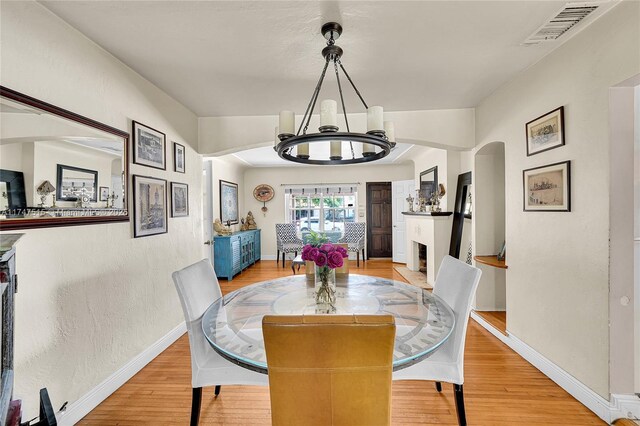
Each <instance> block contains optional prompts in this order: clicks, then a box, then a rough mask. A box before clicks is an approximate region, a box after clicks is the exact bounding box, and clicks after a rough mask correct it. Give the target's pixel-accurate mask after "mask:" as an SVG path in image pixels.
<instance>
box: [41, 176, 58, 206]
mask: <svg viewBox="0 0 640 426" xmlns="http://www.w3.org/2000/svg"><path fill="white" fill-rule="evenodd" d="M55 191H56V189H55V188H54V187H53V185H51V182H49V181H48V180H45V181H44V182H42V184H41V185H40V186H39V187H38V189H36V192H37V193H38V195H39V196H40V204H39V207H46V198H47V196H48V195H49V194H51V193H52V192H55Z"/></svg>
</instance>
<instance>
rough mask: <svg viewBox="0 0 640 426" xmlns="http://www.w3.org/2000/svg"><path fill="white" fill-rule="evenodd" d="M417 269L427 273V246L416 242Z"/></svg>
mask: <svg viewBox="0 0 640 426" xmlns="http://www.w3.org/2000/svg"><path fill="white" fill-rule="evenodd" d="M418 271H419V272H423V273H424V274H425V275H427V246H426V245H424V244H422V243H418Z"/></svg>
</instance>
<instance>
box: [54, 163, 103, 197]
mask: <svg viewBox="0 0 640 426" xmlns="http://www.w3.org/2000/svg"><path fill="white" fill-rule="evenodd" d="M56 175H57V179H56V182H57V185H56V186H57V187H56V200H58V201H76V200H78V199H83V200H84V201H85V202H87V203H88V202H91V201H98V191H97V188H98V172H97V171H95V170H89V169H82V168H80V167H75V166H65V165H64V164H58V165H57V173H56Z"/></svg>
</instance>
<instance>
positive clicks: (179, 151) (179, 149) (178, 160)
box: [173, 142, 185, 173]
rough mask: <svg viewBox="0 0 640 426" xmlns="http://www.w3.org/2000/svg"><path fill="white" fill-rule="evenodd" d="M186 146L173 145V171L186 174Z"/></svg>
mask: <svg viewBox="0 0 640 426" xmlns="http://www.w3.org/2000/svg"><path fill="white" fill-rule="evenodd" d="M184 162H185V158H184V145H180V144H179V143H176V142H174V143H173V171H174V172H179V173H184V169H185V164H184Z"/></svg>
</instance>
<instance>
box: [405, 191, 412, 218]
mask: <svg viewBox="0 0 640 426" xmlns="http://www.w3.org/2000/svg"><path fill="white" fill-rule="evenodd" d="M406 200H407V202H408V203H409V212H410V213H413V197H412V196H411V194H409V196H408V197H407V198H406Z"/></svg>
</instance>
